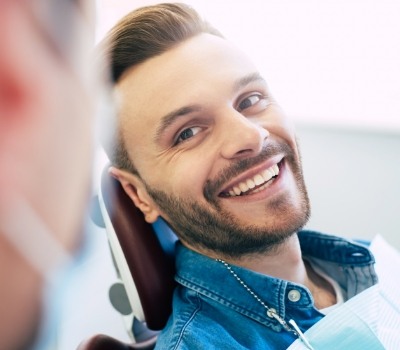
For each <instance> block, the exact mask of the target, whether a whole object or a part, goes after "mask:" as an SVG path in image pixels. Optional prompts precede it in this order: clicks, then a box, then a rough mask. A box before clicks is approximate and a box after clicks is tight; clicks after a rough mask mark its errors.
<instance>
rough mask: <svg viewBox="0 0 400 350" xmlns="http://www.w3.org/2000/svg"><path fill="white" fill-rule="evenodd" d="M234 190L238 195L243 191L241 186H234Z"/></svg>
mask: <svg viewBox="0 0 400 350" xmlns="http://www.w3.org/2000/svg"><path fill="white" fill-rule="evenodd" d="M233 192H235V194H236V195H237V196H239V195H240V194H241V193H242V191H241V190H240V188H239V187H236V186H235V187H234V188H233Z"/></svg>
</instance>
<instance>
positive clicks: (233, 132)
mask: <svg viewBox="0 0 400 350" xmlns="http://www.w3.org/2000/svg"><path fill="white" fill-rule="evenodd" d="M224 119H225V126H224V127H223V129H222V134H223V142H222V146H221V155H222V157H224V158H226V159H232V158H240V157H249V156H255V155H257V154H259V153H260V152H261V150H262V149H263V146H264V144H265V141H266V140H267V138H268V137H269V131H268V130H267V129H265V128H263V127H262V126H261V125H259V124H258V123H257V122H256V121H254V120H250V119H248V118H246V117H245V116H243V115H242V114H241V113H239V112H237V111H233V112H231V113H230V116H229V117H226V118H224Z"/></svg>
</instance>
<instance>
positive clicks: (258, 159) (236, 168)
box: [203, 143, 294, 206]
mask: <svg viewBox="0 0 400 350" xmlns="http://www.w3.org/2000/svg"><path fill="white" fill-rule="evenodd" d="M278 154H283V155H284V156H285V157H291V158H293V157H294V154H293V150H292V149H291V148H290V147H289V145H287V144H286V143H281V144H280V143H274V144H268V145H265V146H264V147H263V149H262V150H261V152H260V153H259V154H258V155H257V156H255V157H250V158H242V159H237V160H234V161H233V160H232V163H231V164H230V165H228V166H227V167H225V168H224V169H222V170H221V171H219V173H218V174H217V175H216V177H215V179H211V180H207V181H206V183H205V185H204V188H203V195H204V197H205V198H206V200H207V201H208V202H209V203H211V204H214V205H215V206H217V202H216V199H217V198H218V194H219V191H220V189H221V187H222V186H223V185H224V184H225V183H226V182H228V181H230V180H232V179H233V178H235V177H236V176H238V175H240V174H241V173H243V172H244V171H246V170H248V169H250V168H252V167H254V166H257V165H259V164H261V163H263V162H264V161H266V160H267V159H269V158H271V157H273V156H276V155H278Z"/></svg>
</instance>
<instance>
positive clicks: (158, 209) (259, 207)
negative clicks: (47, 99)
mask: <svg viewBox="0 0 400 350" xmlns="http://www.w3.org/2000/svg"><path fill="white" fill-rule="evenodd" d="M116 90H117V94H118V95H119V96H118V97H119V101H120V109H119V112H120V118H121V119H120V123H121V130H122V137H123V139H124V142H125V146H126V148H127V151H128V155H129V157H130V159H131V160H132V161H133V162H134V164H135V167H136V169H137V170H138V173H139V174H140V175H139V176H136V175H133V174H130V173H128V172H126V171H122V170H118V171H116V172H114V174H115V175H116V176H117V177H118V178H119V179H120V181H121V183H122V185H123V186H124V188H125V190H126V192H127V193H128V194H129V195H130V196H131V198H132V199H133V200H134V202H135V204H136V205H137V206H138V207H139V208H140V209H141V210H142V211H143V212H144V213H145V216H146V219H147V221H149V222H152V221H154V220H155V219H156V218H157V216H158V215H161V216H162V217H163V218H164V219H165V220H166V221H167V222H169V224H170V225H171V226H172V228H173V229H174V230H175V232H176V233H177V234H178V235H179V236H180V238H181V240H182V241H183V242H184V243H185V244H186V245H188V246H189V247H191V248H192V249H195V250H197V251H200V252H203V253H206V254H208V255H213V254H215V253H217V254H219V255H220V254H222V255H226V256H236V257H238V256H242V255H244V254H249V253H255V252H261V251H265V250H268V249H269V248H271V247H272V246H274V245H275V244H278V243H281V242H282V241H283V240H284V239H285V238H287V237H288V236H290V235H292V234H293V233H294V232H295V231H296V230H298V229H299V228H300V227H302V226H303V225H304V224H305V222H306V221H307V218H308V215H309V205H308V198H307V194H306V190H305V186H304V182H303V178H302V173H301V164H300V156H299V152H298V149H297V145H296V140H295V135H294V131H293V128H292V125H291V124H290V123H289V121H288V120H287V118H286V117H285V115H284V114H283V112H282V110H281V109H280V108H279V106H278V105H277V104H276V102H275V101H274V99H273V98H272V96H271V95H270V92H269V90H268V87H267V85H266V82H265V80H264V79H263V78H262V77H261V75H260V74H259V73H258V71H257V69H256V67H255V66H254V65H253V64H252V63H251V62H250V61H249V59H248V58H247V57H246V56H245V55H244V54H243V53H242V52H241V51H239V50H238V49H237V48H236V47H234V46H233V45H232V44H230V43H229V42H228V41H226V40H224V39H222V38H219V37H216V36H213V35H210V34H200V35H197V36H195V37H193V38H191V39H189V40H186V41H184V42H183V43H181V44H180V45H178V46H176V47H175V48H173V49H171V50H169V51H167V52H165V53H163V54H161V55H159V56H156V57H154V58H151V59H149V60H147V61H145V62H144V63H142V64H140V65H138V66H135V67H133V68H131V69H130V70H128V71H127V72H126V73H125V75H124V76H123V77H122V78H121V80H120V82H119V83H118V84H117V86H116Z"/></svg>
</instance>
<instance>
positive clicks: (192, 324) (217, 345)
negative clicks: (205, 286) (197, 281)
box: [156, 288, 241, 350]
mask: <svg viewBox="0 0 400 350" xmlns="http://www.w3.org/2000/svg"><path fill="white" fill-rule="evenodd" d="M178 289H180V288H178ZM182 292H183V294H184V295H180V296H179V295H178V296H175V299H174V308H173V313H172V315H171V317H170V319H169V321H168V323H167V325H166V327H165V328H164V330H163V331H162V332H161V333H160V335H159V337H158V340H157V345H156V350H210V349H219V350H228V349H229V350H230V349H233V348H234V349H240V348H241V347H240V346H239V347H238V344H233V343H234V339H233V338H232V336H231V335H230V334H229V332H228V331H227V330H226V329H224V327H223V325H221V324H220V323H219V322H216V320H215V318H214V316H215V315H214V316H213V313H214V312H215V311H216V310H214V309H213V312H211V310H210V309H211V308H210V305H208V303H207V302H206V301H205V300H204V299H203V298H202V297H201V296H200V295H199V294H198V293H197V292H195V291H188V290H186V291H182V290H181V291H178V294H180V293H182Z"/></svg>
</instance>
